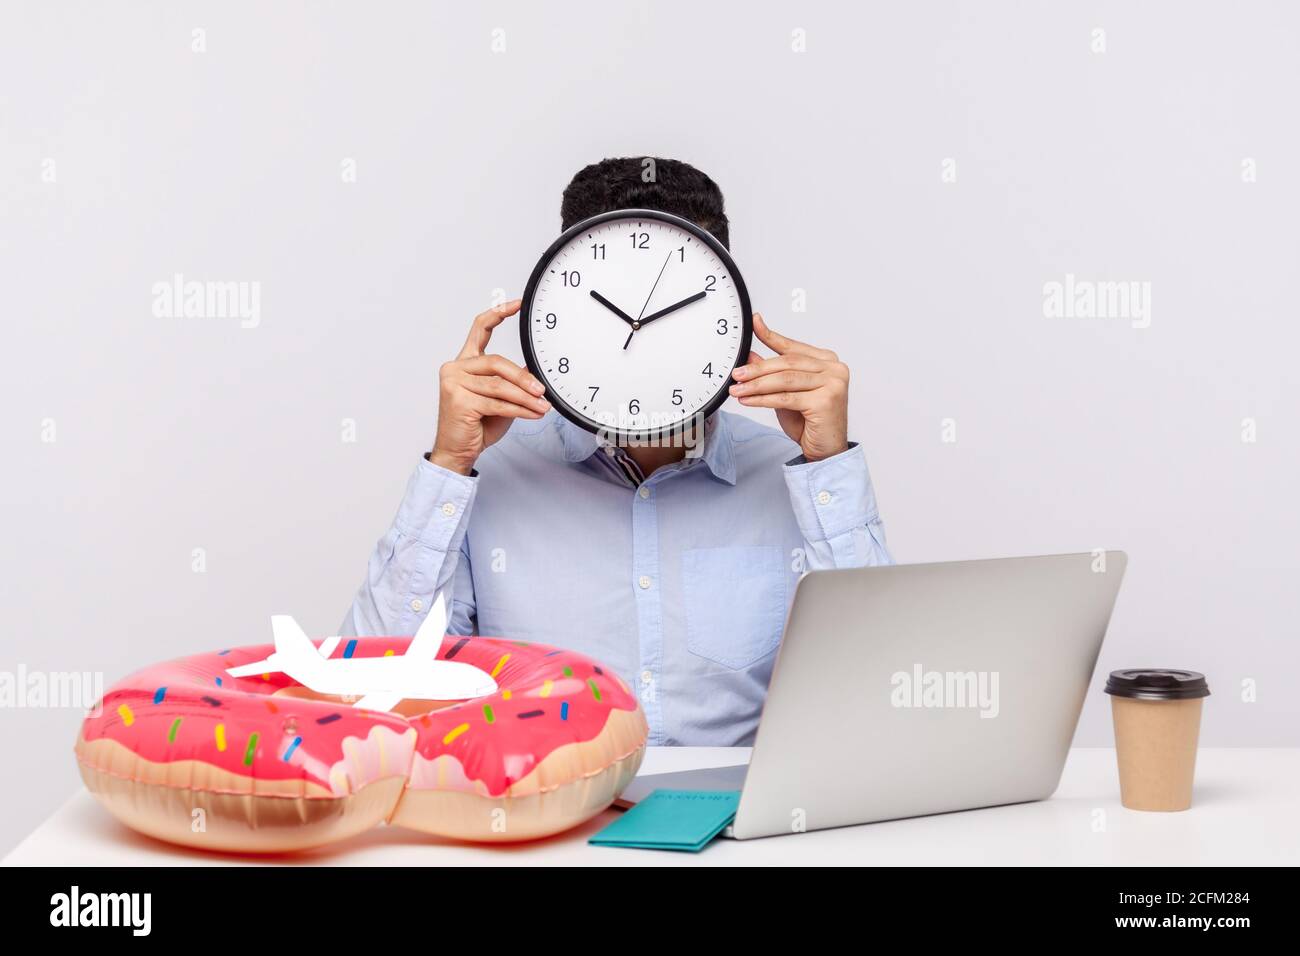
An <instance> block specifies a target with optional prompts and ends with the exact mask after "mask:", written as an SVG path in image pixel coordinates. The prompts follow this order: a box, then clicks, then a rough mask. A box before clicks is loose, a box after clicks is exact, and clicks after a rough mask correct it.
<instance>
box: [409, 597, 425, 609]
mask: <svg viewBox="0 0 1300 956" xmlns="http://www.w3.org/2000/svg"><path fill="white" fill-rule="evenodd" d="M411 610H412V611H423V610H424V602H423V601H421V600H420V599H419V598H412V599H411Z"/></svg>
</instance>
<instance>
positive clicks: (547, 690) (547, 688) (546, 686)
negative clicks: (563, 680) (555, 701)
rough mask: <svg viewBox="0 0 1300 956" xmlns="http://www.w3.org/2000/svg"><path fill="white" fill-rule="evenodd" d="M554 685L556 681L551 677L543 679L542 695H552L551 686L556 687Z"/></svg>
mask: <svg viewBox="0 0 1300 956" xmlns="http://www.w3.org/2000/svg"><path fill="white" fill-rule="evenodd" d="M554 686H555V681H553V680H550V679H549V678H548V679H547V680H544V681H542V690H541V696H542V697H550V696H551V688H552V687H554Z"/></svg>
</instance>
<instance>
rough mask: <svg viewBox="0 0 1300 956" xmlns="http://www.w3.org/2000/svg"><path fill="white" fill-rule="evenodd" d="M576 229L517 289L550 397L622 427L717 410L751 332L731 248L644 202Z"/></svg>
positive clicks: (684, 419) (644, 429) (536, 369)
mask: <svg viewBox="0 0 1300 956" xmlns="http://www.w3.org/2000/svg"><path fill="white" fill-rule="evenodd" d="M579 226H580V227H581V228H579V227H574V229H573V230H571V231H570V232H568V233H566V236H567V239H563V240H562V241H561V242H560V243H558V244H557V246H556V247H554V248H553V249H552V251H551V253H550V255H549V257H547V258H545V259H543V261H542V262H541V263H540V264H539V266H538V271H537V272H535V273H534V277H535V282H530V284H529V290H528V291H529V292H531V299H530V298H529V295H528V293H527V292H526V293H525V297H524V306H525V311H524V313H523V315H522V322H523V323H524V324H525V328H524V329H523V330H521V331H523V333H524V334H523V336H522V338H523V340H524V351H525V355H527V356H528V358H529V363H530V367H531V369H532V371H533V373H534V374H536V375H537V376H538V377H539V378H541V379H542V381H543V382H544V383H545V384H546V386H547V391H548V395H549V397H550V398H551V401H552V402H553V403H554V404H555V405H556V406H557V408H559V409H560V411H562V412H563V413H564V414H565V415H566V416H567V417H569V418H571V419H573V420H574V421H577V422H578V423H579V424H581V425H584V427H587V428H590V429H592V430H594V431H602V430H603V431H609V432H614V433H616V434H618V435H620V436H626V435H632V436H644V435H647V434H658V433H662V432H665V431H668V430H670V429H672V428H674V427H679V426H681V425H682V424H683V423H690V422H692V420H694V419H695V418H696V417H697V416H701V415H704V414H708V413H710V412H712V410H713V409H714V408H716V407H717V406H718V405H719V404H721V402H722V401H723V400H724V399H725V397H726V389H727V387H728V385H729V384H730V382H731V370H732V369H733V368H735V367H736V365H738V364H741V363H742V362H743V360H744V358H745V355H743V354H742V352H741V349H742V347H744V348H746V349H747V348H748V343H749V333H750V322H749V315H748V309H749V299H748V295H747V293H746V292H745V287H744V282H743V280H742V279H741V278H740V276H739V275H738V274H736V272H735V267H734V263H732V262H731V259H730V257H729V256H728V255H727V254H726V251H725V250H724V249H723V248H722V247H721V245H719V244H718V243H717V241H716V240H714V239H713V238H712V237H711V236H709V235H708V234H707V233H704V232H702V231H696V230H694V229H693V228H692V227H690V226H689V225H687V224H685V223H683V222H682V221H681V220H677V219H676V218H675V217H665V218H660V217H659V216H658V215H657V214H652V213H647V212H644V211H629V212H626V213H619V214H618V215H617V216H616V217H613V218H611V217H608V216H601V217H596V218H594V219H591V220H588V221H587V222H586V223H580V224H579ZM530 351H531V354H530Z"/></svg>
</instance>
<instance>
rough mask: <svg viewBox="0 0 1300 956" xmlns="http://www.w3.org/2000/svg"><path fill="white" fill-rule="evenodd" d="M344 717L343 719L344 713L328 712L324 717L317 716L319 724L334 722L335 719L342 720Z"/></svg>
mask: <svg viewBox="0 0 1300 956" xmlns="http://www.w3.org/2000/svg"><path fill="white" fill-rule="evenodd" d="M342 719H343V715H342V714H327V715H326V716H324V717H317V718H316V723H318V724H332V723H334V721H336V720H342Z"/></svg>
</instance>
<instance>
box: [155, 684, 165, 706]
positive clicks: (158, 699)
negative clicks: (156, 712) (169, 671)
mask: <svg viewBox="0 0 1300 956" xmlns="http://www.w3.org/2000/svg"><path fill="white" fill-rule="evenodd" d="M166 696H167V688H166V687H159V688H158V689H157V690H156V691H154V692H153V702H154V703H155V704H161V703H162V702H163V698H165V697H166Z"/></svg>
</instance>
